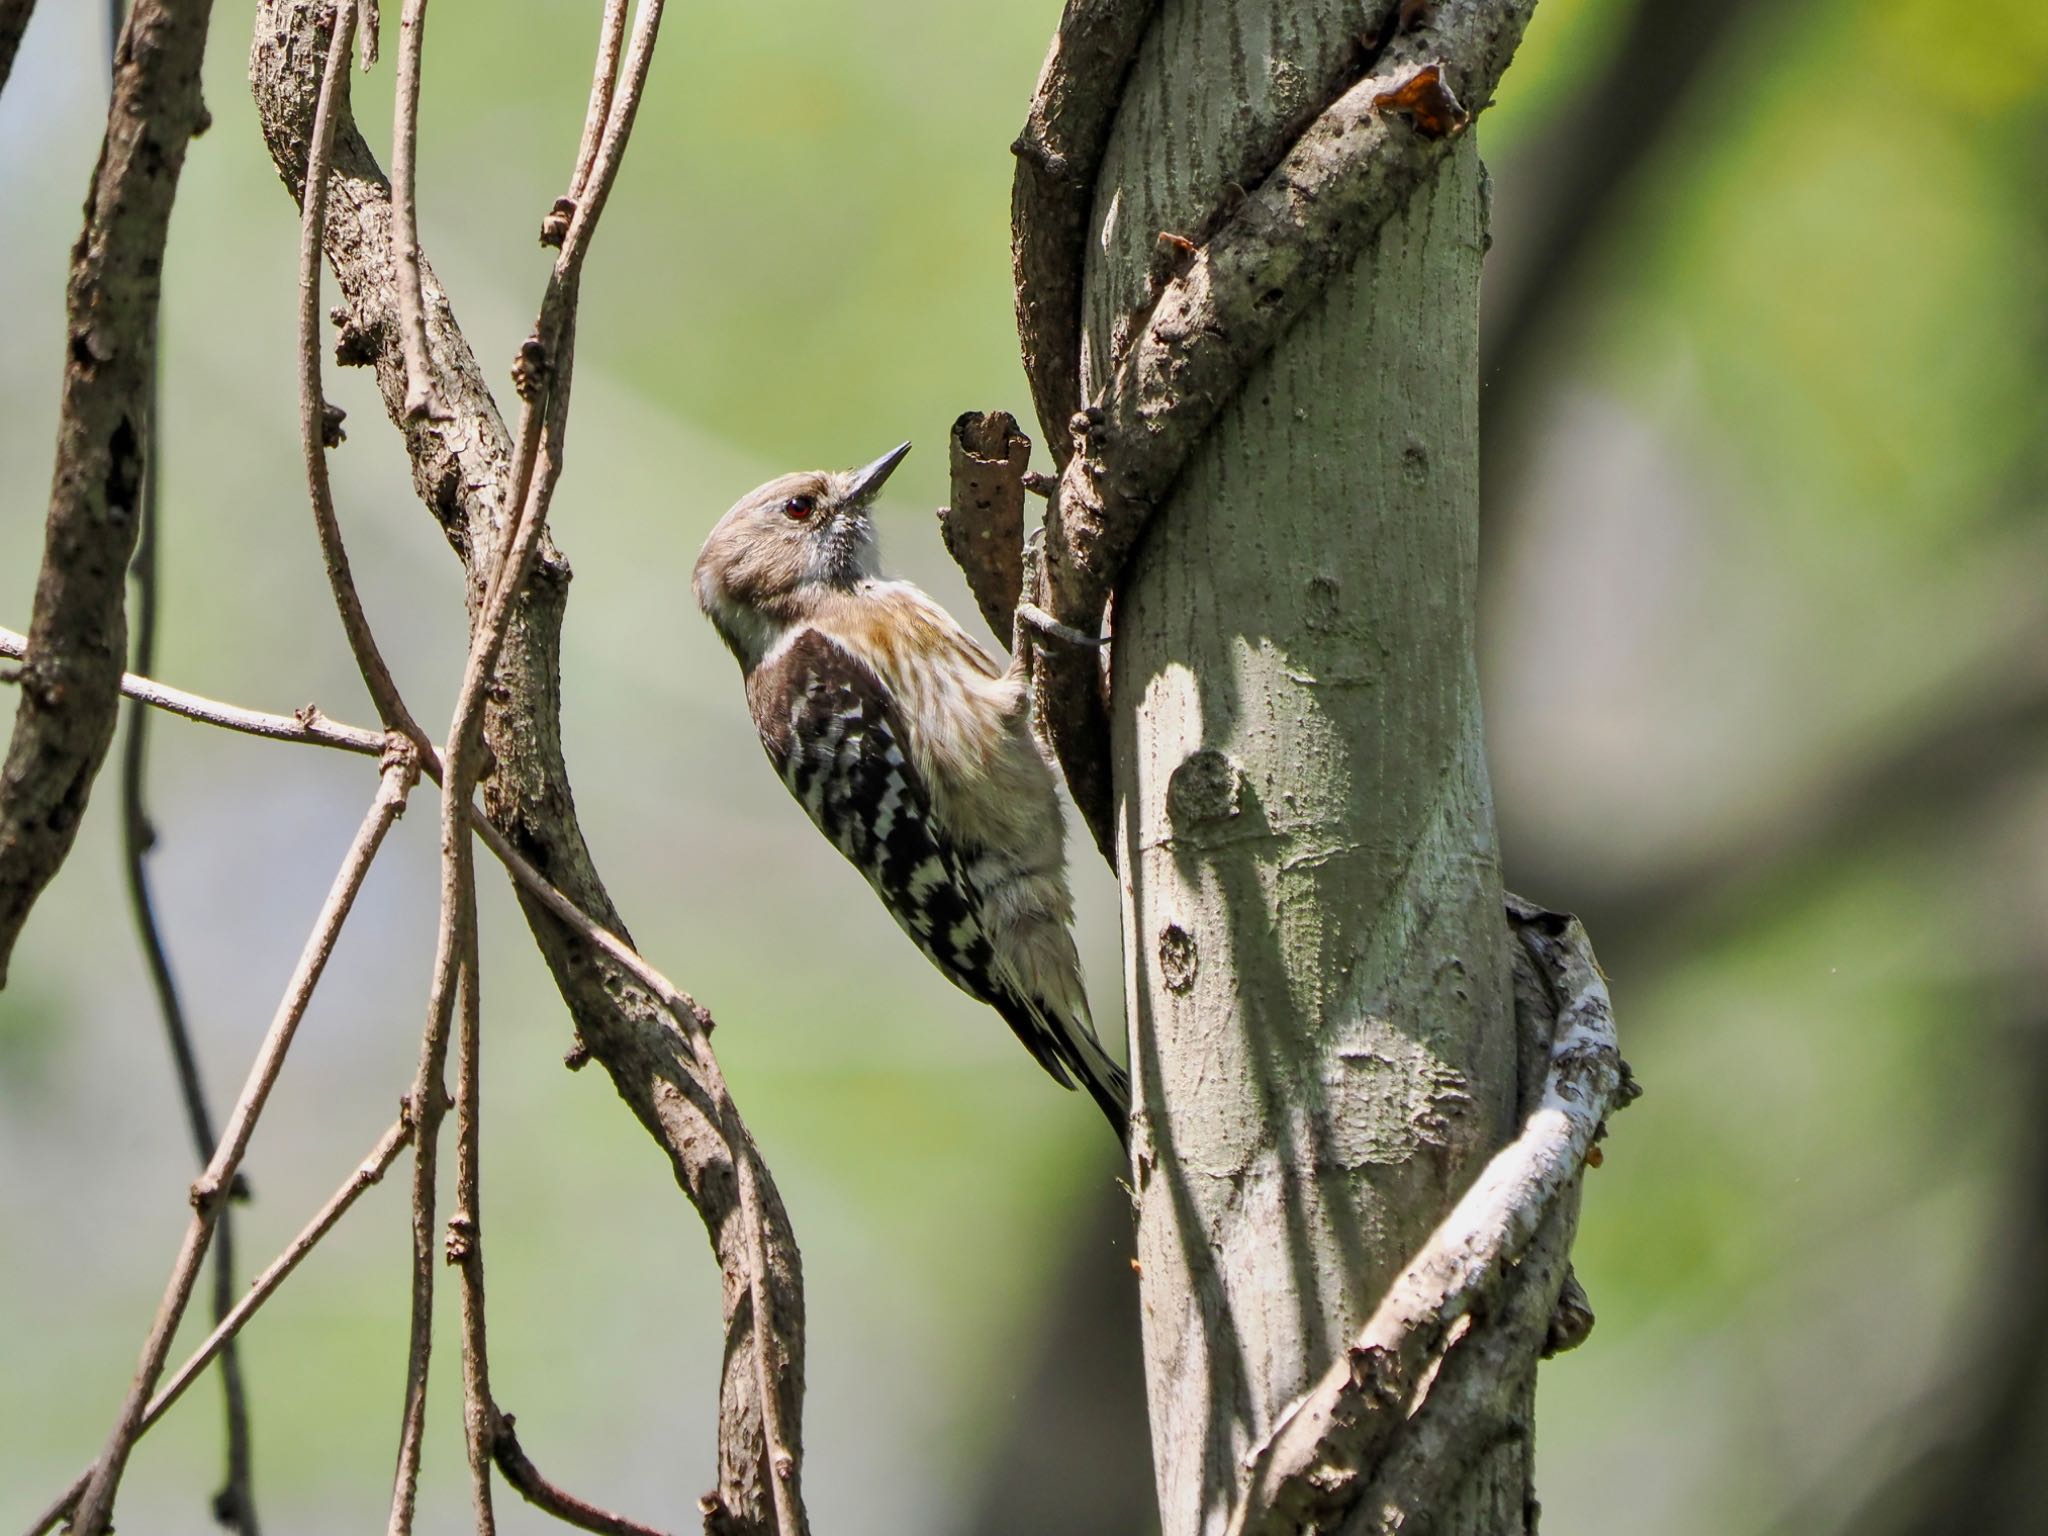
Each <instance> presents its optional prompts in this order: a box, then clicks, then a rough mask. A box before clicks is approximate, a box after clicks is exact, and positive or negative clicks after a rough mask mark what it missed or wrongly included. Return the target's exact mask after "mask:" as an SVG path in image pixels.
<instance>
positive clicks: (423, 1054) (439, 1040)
mask: <svg viewBox="0 0 2048 1536" xmlns="http://www.w3.org/2000/svg"><path fill="white" fill-rule="evenodd" d="M453 781H454V776H453V775H449V776H448V777H447V778H444V780H443V781H442V800H441V818H442V819H441V838H442V844H441V854H442V860H441V868H442V886H441V917H440V922H439V924H438V927H437V932H436V936H435V940H434V974H433V982H432V984H431V986H430V989H429V991H428V996H427V1024H426V1028H425V1030H424V1031H423V1032H422V1034H421V1038H420V1065H419V1072H418V1075H417V1076H416V1077H415V1078H414V1079H413V1089H412V1095H411V1099H410V1102H411V1104H412V1106H413V1122H414V1124H413V1161H412V1319H411V1325H410V1330H409V1334H408V1339H407V1345H406V1366H405V1399H404V1406H403V1409H402V1411H401V1414H400V1420H399V1438H398V1468H397V1471H396V1473H395V1474H394V1475H393V1478H392V1486H391V1517H390V1520H389V1522H388V1525H387V1527H386V1528H387V1530H388V1531H389V1532H390V1536H407V1533H409V1532H410V1531H411V1530H412V1521H413V1512H414V1509H415V1506H416V1505H417V1502H418V1499H419V1477H420V1456H421V1449H422V1444H423V1439H424V1436H425V1434H426V1423H427V1375H428V1369H429V1366H430V1365H431V1363H432V1357H433V1347H434V1244H435V1239H436V1237H437V1236H438V1233H437V1232H436V1230H435V1224H434V1209H435V1187H434V1186H435V1176H436V1174H437V1172H438V1170H439V1158H438V1156H437V1153H438V1140H439V1135H440V1129H441V1119H442V1116H443V1115H444V1114H445V1113H446V1111H447V1107H448V1106H447V1094H448V1088H447V1082H446V1072H447V1062H448V1026H449V1023H450V1019H451V1015H452V1013H453V1006H452V1005H453V1003H454V993H455V991H456V989H457V988H458V986H459V984H460V963H459V961H460V956H461V954H462V950H463V945H464V943H465V937H464V936H465V933H473V932H474V930H475V926H476V903H475V887H474V877H473V875H472V874H471V873H470V871H469V868H468V861H467V860H466V859H463V858H461V857H460V850H457V849H454V848H453V847H452V845H451V839H459V840H460V842H461V844H462V845H463V846H464V847H466V846H467V842H468V838H467V834H466V825H465V822H464V819H463V818H462V817H461V816H460V815H459V814H454V815H451V813H450V810H449V804H448V798H449V796H448V786H449V784H450V783H452V782H453Z"/></svg>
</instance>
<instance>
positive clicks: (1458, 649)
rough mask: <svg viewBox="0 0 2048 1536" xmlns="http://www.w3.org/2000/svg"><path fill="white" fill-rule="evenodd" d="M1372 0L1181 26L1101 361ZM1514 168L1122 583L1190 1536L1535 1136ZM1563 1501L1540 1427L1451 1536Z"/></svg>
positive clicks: (1139, 887) (1440, 209)
mask: <svg viewBox="0 0 2048 1536" xmlns="http://www.w3.org/2000/svg"><path fill="white" fill-rule="evenodd" d="M1353 9H1354V8H1349V7H1346V6H1343V5H1339V4H1331V3H1322V0H1311V3H1304V4H1294V5H1286V4H1280V3H1277V0H1266V3H1260V0H1208V3H1193V0H1190V3H1172V4H1168V5H1167V6H1165V7H1164V8H1163V12H1162V15H1161V17H1160V19H1159V21H1158V23H1157V24H1156V25H1155V27H1154V29H1153V31H1152V33H1151V35H1150V36H1149V37H1148V39H1147V41H1146V44H1145V46H1144V48H1143V49H1142V50H1141V53H1140V55H1139V58H1138V61H1137V64H1136V66H1135V68H1134V71H1133V75H1132V78H1131V80H1130V81H1129V83H1128V85H1127V87H1126V91H1125V96H1124V103H1123V108H1122V111H1121V114H1120V116H1119V119H1118V123H1117V127H1116V129H1115V131H1114V134H1113V136H1112V139H1111V143H1110V147H1109V153H1108V157H1107V159H1106V161H1105V163H1104V166H1103V170H1102V173H1101V177H1100V179H1099V181H1098V184H1097V192H1096V202H1095V220H1094V226H1093V227H1094V229H1095V231H1096V233H1097V235H1098V237H1099V238H1098V240H1097V241H1096V242H1095V243H1094V244H1092V245H1091V247H1090V251H1089V266H1088V272H1087V276H1086V282H1085V291H1084V302H1085V305H1086V340H1085V343H1084V356H1086V357H1090V358H1098V359H1099V358H1105V357H1108V356H1110V355H1111V346H1112V333H1113V330H1114V328H1115V326H1116V324H1117V322H1118V320H1119V319H1120V318H1121V317H1122V316H1123V315H1124V314H1125V313H1126V312H1127V311H1129V310H1130V309H1131V308H1132V307H1133V305H1134V304H1135V303H1136V302H1137V299H1138V297H1139V295H1140V294H1141V293H1142V291H1143V284H1144V277H1145V273H1146V271H1147V268H1148V266H1151V265H1153V264H1154V263H1155V262H1156V260H1157V257H1156V251H1157V241H1158V235H1159V233H1160V232H1161V231H1168V232H1173V231H1179V230H1183V229H1189V228H1197V227H1200V226H1201V224H1202V223H1203V220H1204V218H1205V216H1206V215H1208V213H1209V212H1210V210H1211V207H1212V205H1214V204H1215V202H1216V201H1217V199H1218V198H1219V197H1221V196H1224V195H1226V193H1227V184H1228V183H1230V182H1232V181H1236V180H1238V179H1239V177H1240V176H1241V175H1242V174H1243V170H1242V167H1243V164H1244V161H1245V159H1246V157H1247V155H1248V154H1251V155H1255V154H1256V150H1254V149H1253V148H1252V146H1255V145H1258V144H1261V143H1267V142H1270V141H1271V139H1272V137H1273V134H1274V130H1273V127H1272V125H1273V124H1274V123H1276V122H1283V121H1288V120H1292V119H1297V118H1298V117H1299V116H1300V115H1301V114H1302V112H1303V110H1304V109H1305V108H1306V109H1307V110H1308V111H1310V112H1312V111H1313V110H1314V109H1315V108H1316V106H1318V105H1319V103H1316V102H1314V101H1313V100H1309V99H1307V93H1308V92H1309V91H1310V90H1312V89H1313V86H1312V84H1311V82H1314V81H1316V80H1321V79H1326V78H1328V77H1329V76H1330V75H1331V74H1332V72H1333V65H1334V61H1337V60H1339V59H1340V56H1341V55H1342V53H1343V52H1344V51H1345V50H1349V49H1352V48H1354V47H1355V39H1354V38H1353V36H1352V34H1351V32H1350V30H1349V28H1350V26H1351V25H1352V12H1353ZM1480 174H1481V173H1480V169H1479V163H1478V157H1477V150H1476V147H1475V145H1474V143H1473V141H1472V139H1471V138H1470V137H1469V136H1468V137H1467V138H1465V139H1464V140H1463V141H1461V142H1460V143H1459V144H1458V146H1457V147H1456V148H1455V149H1454V150H1453V152H1452V153H1451V154H1450V156H1449V157H1448V158H1447V159H1446V161H1445V162H1444V164H1443V167H1442V170H1441V171H1440V173H1439V174H1438V175H1437V176H1436V178H1435V179H1434V180H1433V181H1432V182H1431V184H1430V185H1429V186H1428V187H1427V188H1426V189H1425V190H1424V191H1423V192H1422V193H1420V194H1418V196H1417V197H1416V198H1415V200H1414V201H1413V203H1412V204H1411V205H1410V207H1409V208H1408V209H1407V211H1406V212H1405V213H1404V214H1403V215H1401V216H1399V217H1397V218H1396V219H1395V220H1393V221H1392V222H1391V223H1390V224H1388V225H1387V226H1386V227H1385V228H1384V229H1383V230H1382V232H1381V234H1380V236H1379V237H1378V238H1377V240H1375V241H1374V242H1373V243H1372V245H1371V246H1370V247H1369V248H1368V249H1367V250H1366V251H1365V252H1364V253H1363V255H1362V256H1361V257H1360V258H1359V259H1358V260H1357V262H1356V263H1355V264H1354V265H1353V266H1352V268H1351V269H1350V271H1349V272H1348V273H1346V274H1344V275H1341V276H1339V277H1338V278H1336V279H1335V280H1334V281H1333V282H1332V283H1331V285H1330V286H1329V288H1328V289H1327V290H1326V291H1325V293H1324V294H1323V295H1322V297H1321V298H1320V299H1318V300H1317V301H1316V303H1315V304H1314V305H1313V307H1311V309H1310V310H1309V311H1308V313H1307V314H1306V316H1305V317H1304V318H1303V319H1302V320H1301V321H1300V322H1299V323H1298V324H1297V325H1296V326H1295V327H1294V328H1293V329H1292V330H1291V331H1289V332H1288V334H1287V335H1286V336H1285V337H1284V339H1283V340H1282V341H1281V343H1280V345H1279V346H1278V348H1277V349H1276V350H1275V351H1274V352H1273V353H1272V354H1271V355H1270V356H1269V357H1268V358H1267V359H1266V360H1265V361H1264V362H1263V363H1262V364H1260V365H1259V366H1258V367H1257V369H1256V370H1255V371H1254V373H1253V374H1252V376H1251V378H1250V379H1249V381H1248V382H1247V384H1246V386H1245V387H1244V389H1243V390H1242V391H1241V393H1240V394H1239V395H1238V396H1237V398H1236V399H1235V400H1234V401H1233V402H1232V403H1231V404H1230V405H1229V406H1228V407H1227V408H1226V409H1225V411H1224V412H1223V415H1222V416H1221V418H1220V419H1219V421H1218V423H1217V425H1216V427H1215V428H1214V429H1213V430H1212V431H1211V432H1210V433H1209V434H1208V435H1207V437H1206V438H1205V440H1204V441H1203V443H1202V445H1201V447H1200V448H1199V449H1198V450H1197V451H1196V453H1195V455H1194V457H1193V458H1192V460H1191V461H1190V463H1189V465H1188V467H1187V469H1186V471H1185V473H1184V474H1183V475H1182V476H1181V478H1180V479H1179V481H1178V482H1177V485H1176V488H1175V491H1174V494H1173V497H1172V500H1171V502H1170V504H1169V505H1167V506H1165V507H1164V508H1162V509H1161V510H1160V512H1159V513H1158V515H1157V517H1156V518H1155V519H1154V521H1153V524H1152V527H1151V530H1150V532H1149V534H1148V536H1147V538H1146V540H1145V542H1144V543H1143V544H1142V545H1141V547H1140V549H1139V551H1138V554H1137V556H1136V558H1135V560H1134V561H1133V563H1132V564H1131V566H1130V568H1129V570H1128V573H1127V576H1126V579H1125V581H1124V583H1123V585H1122V587H1121V588H1120V590H1119V594H1118V598H1117V602H1116V608H1115V613H1114V633H1115V637H1116V646H1115V653H1114V654H1115V676H1114V690H1113V695H1114V699H1115V718H1114V733H1115V735H1114V747H1115V765H1116V783H1117V818H1118V827H1117V849H1118V856H1119V860H1120V863H1121V867H1122V872H1123V876H1124V889H1125V907H1124V920H1125V949H1126V954H1127V956H1128V957H1129V958H1128V965H1129V970H1130V975H1129V978H1128V979H1129V983H1130V985H1129V995H1130V998H1131V1007H1132V1010H1133V1017H1132V1045H1133V1057H1134V1062H1135V1067H1136V1073H1137V1075H1138V1076H1139V1077H1140V1079H1141V1083H1142V1092H1141V1099H1142V1102H1143V1103H1144V1105H1145V1106H1146V1114H1145V1115H1144V1117H1143V1124H1142V1125H1141V1126H1140V1129H1139V1132H1138V1136H1137V1199H1138V1212H1139V1257H1140V1261H1141V1264H1142V1266H1143V1269H1142V1287H1143V1305H1144V1329H1145V1348H1146V1358H1147V1372H1148V1385H1149V1391H1150V1396H1151V1403H1152V1420H1153V1444H1154V1456H1155V1466H1156V1474H1157V1480H1158V1487H1159V1493H1160V1502H1161V1509H1162V1521H1163V1529H1164V1531H1165V1533H1166V1536H1190V1533H1195V1532H1212V1531H1220V1530H1222V1529H1223V1528H1224V1527H1225V1526H1226V1525H1227V1523H1228V1521H1229V1517H1230V1514H1231V1512H1232V1509H1233V1507H1234V1501H1235V1497H1236V1490H1237V1488H1238V1486H1239V1484H1240V1482H1241V1480H1242V1477H1243V1467H1244V1464H1245V1461H1246V1459H1247V1457H1248V1455H1249V1454H1250V1453H1251V1452H1252V1451H1253V1450H1254V1449H1255V1448H1256V1447H1257V1446H1258V1444H1259V1443H1260V1442H1261V1441H1262V1440H1263V1439H1264V1437H1265V1436H1266V1434H1267V1433H1268V1432H1269V1431H1270V1430H1271V1428H1272V1426H1273V1424H1274V1422H1275V1420H1276V1418H1277V1416H1278V1415H1279V1414H1280V1413H1281V1412H1282V1411H1284V1410H1285V1408H1286V1407H1287V1406H1288V1405H1289V1404H1290V1403H1291V1402H1292V1401H1294V1400H1295V1399H1296V1398H1297V1397H1298V1396H1299V1395H1300V1394H1301V1393H1302V1392H1303V1391H1305V1390H1306V1389H1307V1388H1308V1386H1309V1385H1310V1384H1311V1383H1312V1382H1314V1381H1315V1379H1316V1378H1317V1377H1318V1376H1319V1375H1320V1374H1321V1373H1322V1372H1323V1370H1324V1369H1325V1368H1326V1367H1327V1366H1328V1365H1329V1363H1330V1362H1331V1361H1332V1360H1333V1359H1335V1358H1336V1357H1337V1356H1338V1354H1339V1353H1340V1352H1341V1351H1342V1350H1343V1348H1344V1346H1345V1344H1346V1342H1347V1341H1348V1340H1349V1339H1350V1337H1351V1336H1352V1335H1353V1334H1354V1333H1355V1332H1356V1330H1357V1328H1358V1327H1359V1325H1360V1324H1361V1323H1362V1322H1363V1321H1364V1319H1365V1317H1366V1315H1367V1314H1368V1313H1369V1312H1370V1311H1371V1309H1372V1307H1373V1305H1374V1303H1375V1302H1376V1301H1377V1300H1378V1299H1379V1297H1380V1296H1381V1294H1382V1293H1383V1292H1384V1291H1385V1289H1386V1286H1387V1284H1388V1282H1389V1281H1390V1280H1391V1279H1392V1277H1393V1276H1394V1274H1395V1273H1396V1272H1397V1271H1398V1270H1399V1269H1400V1267H1401V1266H1402V1264H1403V1263H1404V1262H1405V1261H1406V1259H1407V1258H1408V1257H1409V1255H1410V1254H1411V1253H1412V1252H1413V1251H1414V1250H1415V1249H1416V1248H1417V1247H1418V1246H1419V1245H1420V1244H1421V1242H1422V1240H1423V1239H1424V1238H1425V1237H1426V1236H1427V1234H1428V1233H1429V1231H1430V1229H1431V1228H1432V1227H1433V1226H1434V1225H1435V1224H1436V1222H1437V1220H1438V1218H1439V1217H1440V1216H1441V1215H1442V1214H1443V1212H1444V1211H1445V1210H1446V1208H1447V1207H1448V1206H1449V1204H1450V1203H1451V1201H1452V1200H1453V1198H1454V1197H1455V1196H1456V1194H1457V1193H1458V1192H1459V1191H1460V1190H1461V1189H1462V1188H1463V1186H1464V1185H1465V1183H1466V1182H1468V1181H1469V1179H1470V1177H1471V1176H1472V1174H1473V1173H1474V1172H1476V1170H1477V1169H1478V1167H1479V1166H1480V1164H1481V1162H1482V1161H1483V1159H1484V1157H1485V1155H1486V1154H1487V1153H1488V1152H1490V1151H1491V1150H1492V1149H1493V1148H1494V1147H1496V1146H1498V1145H1499V1144H1500V1143H1501V1142H1502V1141H1504V1140H1505V1139H1506V1137H1507V1136H1508V1134H1509V1133H1510V1130H1511V1123H1512V1119H1513V1113H1514V1107H1515V1098H1516V1051H1515V1040H1514V1029H1513V1022H1512V1017H1511V1007H1510V995H1509V984H1508V966H1507V950H1506V934H1505V929H1504V927H1503V924H1502V919H1501V888H1500V876H1499V870H1498V859H1497V854H1496V850H1495V842H1494V828H1493V811H1492V803H1491V795H1490V790H1489V787H1488V783H1487V776H1486V767H1485V761H1484V755H1483V750H1482V742H1481V732H1480V717H1479V696H1478V689H1477V685H1476V680H1475V672H1474V661H1473V613H1474V602H1475V590H1476V563H1477V550H1476V541H1477V527H1478V444H1477V417H1478V405H1477V378H1478V364H1477V305H1478V281H1479V263H1480V254H1481V240H1482V228H1481V226H1482V219H1483V210H1482V206H1481V196H1480ZM1100 382H1101V381H1100V379H1099V378H1088V377H1086V376H1085V375H1084V379H1083V390H1084V397H1090V396H1092V394H1093V392H1094V391H1095V389H1097V388H1098V387H1099V385H1100ZM1532 1369H1533V1368H1532ZM1532 1386H1533V1374H1531V1375H1530V1376H1529V1377H1528V1378H1527V1379H1525V1380H1522V1381H1519V1382H1514V1383H1510V1384H1508V1390H1509V1391H1510V1392H1511V1393H1513V1394H1514V1395H1516V1396H1517V1397H1518V1398H1519V1399H1520V1400H1521V1401H1522V1403H1523V1405H1524V1407H1525V1408H1526V1401H1527V1397H1528V1394H1529V1392H1530V1391H1531V1389H1532ZM1523 1417H1524V1418H1526V1414H1524V1415H1523ZM1528 1489H1529V1452H1528V1441H1527V1439H1526V1437H1515V1438H1513V1439H1511V1440H1509V1441H1508V1442H1506V1443H1504V1444H1503V1445H1502V1446H1501V1447H1499V1448H1498V1449H1496V1450H1495V1451H1493V1452H1491V1453H1489V1454H1488V1456H1487V1457H1486V1458H1485V1459H1484V1460H1483V1461H1482V1462H1481V1463H1480V1465H1479V1466H1478V1467H1477V1469H1476V1470H1475V1472H1474V1474H1473V1476H1472V1477H1471V1478H1470V1479H1469V1480H1468V1482H1467V1484H1466V1486H1465V1489H1464V1490H1463V1492H1462V1493H1461V1495H1460V1496H1459V1497H1458V1499H1457V1500H1455V1501H1454V1507H1453V1508H1450V1509H1446V1510H1443V1511H1436V1512H1433V1514H1434V1516H1435V1521H1436V1523H1435V1529H1436V1530H1438V1531H1440V1532H1446V1533H1473V1536H1477V1533H1486V1536H1494V1533H1502V1532H1510V1531H1520V1530H1522V1529H1524V1527H1525V1523H1526V1515H1525V1508H1526V1506H1527V1503H1528Z"/></svg>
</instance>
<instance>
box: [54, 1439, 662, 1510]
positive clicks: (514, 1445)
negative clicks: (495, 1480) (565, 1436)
mask: <svg viewBox="0 0 2048 1536" xmlns="http://www.w3.org/2000/svg"><path fill="white" fill-rule="evenodd" d="M493 1449H494V1450H495V1452H496V1455H497V1460H498V1470H499V1471H500V1472H502V1473H504V1474H505V1481H506V1482H508V1483H510V1484H511V1485H512V1487H513V1489H514V1490H515V1491H516V1492H517V1493H518V1494H519V1496H520V1497H521V1498H523V1499H525V1500H526V1502H527V1503H529V1504H531V1505H532V1506H533V1507H534V1508H535V1509H538V1510H540V1511H542V1512H543V1513H545V1514H550V1515H553V1516H554V1517H555V1518H556V1519H557V1520H560V1521H563V1522H564V1523H565V1524H568V1525H573V1526H575V1527H577V1529H579V1530H585V1531H595V1532H596V1533H597V1536H665V1533H663V1532H662V1531H660V1530H658V1529H657V1528H656V1527H654V1526H651V1525H642V1524H641V1523H640V1522H639V1521H637V1520H628V1519H627V1518H626V1517H625V1516H624V1515H615V1514H613V1513H612V1512H611V1511H610V1510H608V1509H600V1508H598V1507H597V1505H595V1504H592V1503H590V1502H589V1501H588V1500H585V1499H579V1498H577V1497H576V1495H575V1494H573V1493H570V1492H568V1491H567V1490H565V1489H562V1488H558V1487H556V1486H555V1485H554V1484H553V1483H551V1482H549V1481H548V1480H547V1479H546V1478H545V1477H543V1476H542V1475H541V1470H540V1468H539V1467H536V1466H535V1465H534V1464H533V1463H532V1461H530V1460H529V1459H528V1458H527V1455H526V1452H525V1451H524V1450H523V1449H521V1447H520V1444H519V1436H518V1435H516V1434H515V1433H513V1418H512V1415H511V1414H509V1413H505V1414H500V1415H499V1416H498V1429H497V1438H496V1439H495V1440H494V1441H493ZM30 1536H36V1533H34V1532H31V1533H30Z"/></svg>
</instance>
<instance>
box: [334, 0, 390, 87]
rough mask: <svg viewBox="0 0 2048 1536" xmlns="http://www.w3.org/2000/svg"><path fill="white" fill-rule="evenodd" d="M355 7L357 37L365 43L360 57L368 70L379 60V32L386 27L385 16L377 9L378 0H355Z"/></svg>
mask: <svg viewBox="0 0 2048 1536" xmlns="http://www.w3.org/2000/svg"><path fill="white" fill-rule="evenodd" d="M342 3H343V4H346V3H347V0H342ZM355 7H356V37H357V39H358V40H359V41H360V42H361V43H362V45H363V46H362V53H361V54H360V55H359V57H360V58H361V59H362V63H363V68H364V70H365V71H368V70H369V69H370V68H372V67H373V66H374V65H375V64H376V62H377V34H378V33H379V32H381V31H382V30H383V29H384V17H383V15H382V13H381V12H379V11H378V9H377V0H355Z"/></svg>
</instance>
